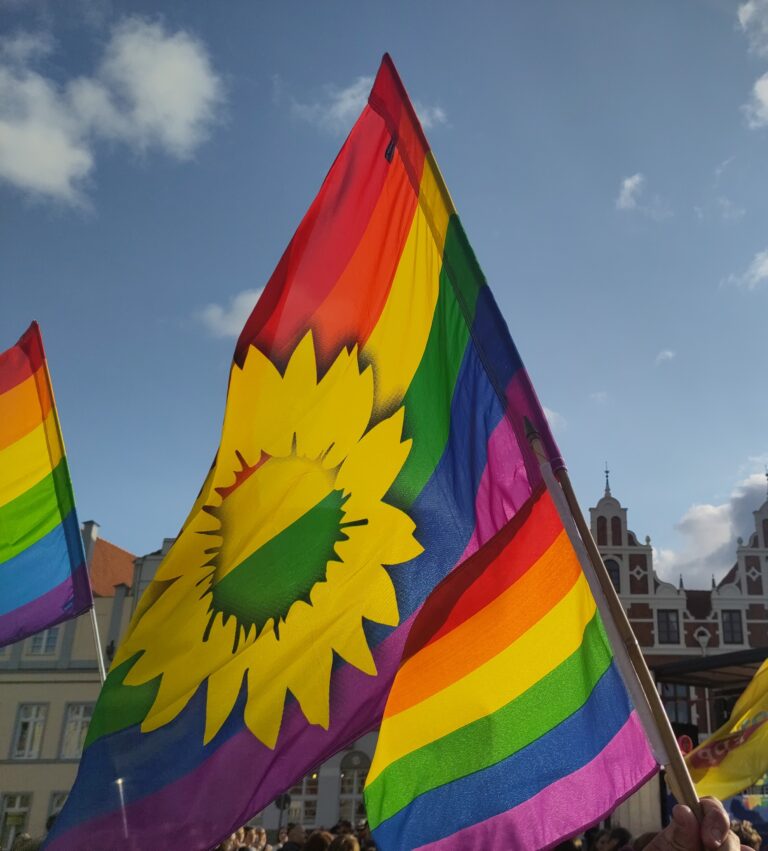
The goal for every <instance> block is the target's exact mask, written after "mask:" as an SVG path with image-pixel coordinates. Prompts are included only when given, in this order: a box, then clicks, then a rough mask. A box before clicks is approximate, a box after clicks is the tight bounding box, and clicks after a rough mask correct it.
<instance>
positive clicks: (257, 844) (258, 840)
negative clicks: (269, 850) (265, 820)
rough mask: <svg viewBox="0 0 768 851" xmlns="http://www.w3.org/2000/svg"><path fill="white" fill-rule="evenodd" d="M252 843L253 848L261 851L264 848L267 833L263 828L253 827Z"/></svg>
mask: <svg viewBox="0 0 768 851" xmlns="http://www.w3.org/2000/svg"><path fill="white" fill-rule="evenodd" d="M253 832H254V841H253V847H254V848H258V849H259V851H261V849H262V848H265V847H266V845H267V831H266V830H265V829H264V828H263V827H258V826H257V827H254V829H253Z"/></svg>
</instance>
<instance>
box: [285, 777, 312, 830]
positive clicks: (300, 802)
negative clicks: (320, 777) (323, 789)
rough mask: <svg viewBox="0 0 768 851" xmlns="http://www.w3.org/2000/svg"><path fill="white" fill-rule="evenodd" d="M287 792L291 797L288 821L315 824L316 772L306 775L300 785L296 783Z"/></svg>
mask: <svg viewBox="0 0 768 851" xmlns="http://www.w3.org/2000/svg"><path fill="white" fill-rule="evenodd" d="M288 792H289V794H290V796H291V804H290V806H289V807H288V821H289V822H290V821H292V822H295V823H297V824H303V825H315V824H316V822H317V772H316V771H313V772H312V773H311V774H308V775H307V776H306V777H305V778H304V779H303V780H302V781H301V783H297V784H296V785H295V786H294V787H293V788H292V789H289V790H288Z"/></svg>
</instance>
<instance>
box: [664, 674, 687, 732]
mask: <svg viewBox="0 0 768 851" xmlns="http://www.w3.org/2000/svg"><path fill="white" fill-rule="evenodd" d="M689 697H690V695H689V692H688V686H680V685H674V684H672V683H662V684H661V699H662V701H663V703H664V709H666V711H667V717H668V718H669V720H670V721H674V722H677V723H678V724H690V723H691V703H690V699H689Z"/></svg>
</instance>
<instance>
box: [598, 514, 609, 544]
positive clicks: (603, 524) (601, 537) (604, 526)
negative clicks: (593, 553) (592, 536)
mask: <svg viewBox="0 0 768 851" xmlns="http://www.w3.org/2000/svg"><path fill="white" fill-rule="evenodd" d="M597 543H598V544H599V545H600V546H601V547H604V546H605V545H606V544H607V543H608V521H607V520H606V519H605V517H598V518H597Z"/></svg>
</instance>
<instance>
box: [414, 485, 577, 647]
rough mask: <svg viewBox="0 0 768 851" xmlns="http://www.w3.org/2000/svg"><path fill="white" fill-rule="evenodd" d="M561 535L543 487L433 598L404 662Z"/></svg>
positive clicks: (508, 582) (492, 594)
mask: <svg viewBox="0 0 768 851" xmlns="http://www.w3.org/2000/svg"><path fill="white" fill-rule="evenodd" d="M562 530H563V524H562V523H561V521H560V518H559V516H558V514H557V509H556V508H555V505H554V503H553V502H552V499H551V497H550V496H549V494H548V493H547V492H546V489H545V488H544V486H543V485H542V486H541V487H540V488H539V489H538V490H537V491H536V492H534V494H533V495H532V496H531V498H530V499H529V500H528V502H526V504H525V505H524V506H523V507H522V508H521V509H520V510H519V511H518V512H517V514H516V515H515V516H514V517H513V518H512V520H511V521H510V522H509V523H507V525H506V526H504V528H503V529H501V531H499V532H498V533H497V534H496V535H495V536H494V537H493V538H491V540H490V541H488V543H487V544H485V546H483V547H482V548H481V549H480V550H478V551H477V552H476V553H475V554H474V555H473V556H471V557H470V558H468V559H467V560H466V561H465V562H464V564H462V565H461V566H460V567H458V568H457V569H456V570H454V571H453V573H451V574H449V575H448V576H447V577H446V578H445V579H444V580H443V581H442V583H441V584H440V585H438V586H437V588H436V589H435V590H434V591H433V592H432V593H431V594H430V596H429V597H428V598H427V601H426V602H425V603H424V607H423V608H422V610H421V611H420V612H419V614H418V616H417V617H416V620H415V622H414V624H413V626H412V627H411V631H410V633H409V635H408V641H407V642H406V645H405V650H404V652H403V659H402V661H403V662H405V660H406V659H409V658H410V657H411V656H413V655H414V654H416V653H417V652H418V651H419V650H421V649H422V648H423V647H425V646H426V645H427V644H429V643H431V642H432V641H436V640H437V639H438V638H440V637H441V636H443V635H445V634H446V633H447V632H450V631H451V630H452V629H455V628H456V627H457V626H458V625H459V624H460V623H462V622H463V621H465V620H467V619H468V618H471V617H472V616H473V615H475V614H477V612H479V611H480V610H481V609H483V608H484V607H485V606H487V605H488V603H489V602H490V601H491V600H493V599H494V598H495V597H497V596H498V595H499V594H500V593H501V592H502V591H504V590H505V589H506V588H508V587H509V586H510V585H512V584H513V583H514V582H516V581H517V580H518V579H519V578H520V577H521V576H522V575H523V574H524V573H525V572H526V571H527V570H528V569H529V568H530V567H531V565H532V564H535V563H536V562H537V561H538V559H539V558H540V557H541V556H542V555H543V554H544V553H545V552H546V551H547V550H548V549H549V547H550V546H551V545H552V542H553V541H554V540H555V538H556V537H557V536H558V535H559V534H560V532H562ZM502 553H504V559H503V560H501V559H500V558H499V557H500V556H501V554H502ZM510 565H514V566H513V567H510Z"/></svg>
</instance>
